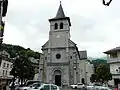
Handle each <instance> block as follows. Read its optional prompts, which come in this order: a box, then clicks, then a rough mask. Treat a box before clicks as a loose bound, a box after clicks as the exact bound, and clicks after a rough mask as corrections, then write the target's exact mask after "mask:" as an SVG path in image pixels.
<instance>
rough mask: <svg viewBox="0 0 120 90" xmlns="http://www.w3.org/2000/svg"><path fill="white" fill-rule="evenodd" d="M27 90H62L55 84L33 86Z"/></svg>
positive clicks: (36, 84)
mask: <svg viewBox="0 0 120 90" xmlns="http://www.w3.org/2000/svg"><path fill="white" fill-rule="evenodd" d="M27 90H60V88H59V87H58V86H57V85H54V84H38V83H35V84H33V85H31V86H30V87H29V88H28V89H27Z"/></svg>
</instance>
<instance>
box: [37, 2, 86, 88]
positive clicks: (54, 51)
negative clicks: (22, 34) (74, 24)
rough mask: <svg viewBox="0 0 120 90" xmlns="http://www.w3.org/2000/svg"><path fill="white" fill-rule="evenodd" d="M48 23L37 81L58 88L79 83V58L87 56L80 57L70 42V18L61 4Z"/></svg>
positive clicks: (75, 47) (83, 53)
mask: <svg viewBox="0 0 120 90" xmlns="http://www.w3.org/2000/svg"><path fill="white" fill-rule="evenodd" d="M49 22H50V31H49V40H48V41H47V42H46V43H45V44H44V45H43V46H42V51H43V55H42V56H41V60H40V71H39V73H40V75H39V79H40V80H42V81H44V82H47V83H53V84H56V85H58V86H64V85H70V84H76V83H80V82H81V80H80V75H81V74H80V68H79V66H80V63H81V62H80V58H81V57H85V58H82V60H85V59H87V54H85V52H82V54H81V55H80V54H79V53H80V52H79V51H78V48H77V46H76V44H75V43H74V42H73V41H72V40H70V26H71V22H70V18H69V17H66V16H65V14H64V11H63V8H62V5H61V4H60V6H59V9H58V12H57V14H56V17H55V18H52V19H49ZM84 55H85V56H84Z"/></svg>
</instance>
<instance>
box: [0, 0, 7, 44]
mask: <svg viewBox="0 0 120 90" xmlns="http://www.w3.org/2000/svg"><path fill="white" fill-rule="evenodd" d="M7 6H8V0H0V45H1V44H2V42H3V33H4V25H5V22H3V21H2V17H5V16H6V13H7Z"/></svg>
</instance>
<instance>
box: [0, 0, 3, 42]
mask: <svg viewBox="0 0 120 90" xmlns="http://www.w3.org/2000/svg"><path fill="white" fill-rule="evenodd" d="M2 11H3V0H0V44H2V40H3V37H2V28H1V27H2V25H1V22H2Z"/></svg>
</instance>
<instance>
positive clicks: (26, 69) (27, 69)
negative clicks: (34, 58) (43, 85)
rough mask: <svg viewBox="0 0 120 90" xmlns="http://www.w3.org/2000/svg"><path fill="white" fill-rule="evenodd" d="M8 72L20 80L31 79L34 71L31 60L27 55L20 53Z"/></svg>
mask: <svg viewBox="0 0 120 90" xmlns="http://www.w3.org/2000/svg"><path fill="white" fill-rule="evenodd" d="M10 73H11V75H13V76H14V77H15V78H19V79H20V80H21V82H22V81H23V80H26V79H27V80H28V79H33V77H34V74H35V71H34V67H33V66H32V63H31V61H30V60H29V59H28V58H27V57H25V56H22V55H20V56H19V57H18V58H16V59H15V61H14V63H13V68H12V70H11V72H10Z"/></svg>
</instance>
